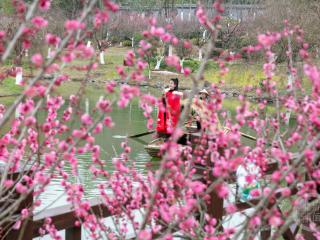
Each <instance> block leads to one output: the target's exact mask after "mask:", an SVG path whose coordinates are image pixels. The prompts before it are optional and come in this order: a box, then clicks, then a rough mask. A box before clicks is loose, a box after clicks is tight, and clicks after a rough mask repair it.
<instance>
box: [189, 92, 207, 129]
mask: <svg viewBox="0 0 320 240" xmlns="http://www.w3.org/2000/svg"><path fill="white" fill-rule="evenodd" d="M209 97H210V95H209V93H208V91H207V90H206V89H202V90H201V91H200V92H199V95H198V97H197V98H195V99H194V101H193V103H192V106H191V114H192V119H193V120H195V121H196V124H197V129H198V130H200V129H202V127H203V126H202V125H203V124H202V123H201V122H202V121H203V120H204V119H206V118H208V109H207V104H208V101H209Z"/></svg>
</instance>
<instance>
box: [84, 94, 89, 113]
mask: <svg viewBox="0 0 320 240" xmlns="http://www.w3.org/2000/svg"><path fill="white" fill-rule="evenodd" d="M85 111H86V114H89V99H88V98H86V102H85Z"/></svg>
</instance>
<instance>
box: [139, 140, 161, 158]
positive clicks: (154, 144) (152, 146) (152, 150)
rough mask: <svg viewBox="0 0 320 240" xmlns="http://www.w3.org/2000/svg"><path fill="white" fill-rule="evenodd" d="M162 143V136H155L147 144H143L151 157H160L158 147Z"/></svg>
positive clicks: (159, 147)
mask: <svg viewBox="0 0 320 240" xmlns="http://www.w3.org/2000/svg"><path fill="white" fill-rule="evenodd" d="M163 143H164V139H163V138H157V139H154V140H152V141H151V142H150V143H148V145H145V146H144V149H145V150H146V152H147V153H148V154H149V155H150V156H151V157H160V149H161V145H162V144H163Z"/></svg>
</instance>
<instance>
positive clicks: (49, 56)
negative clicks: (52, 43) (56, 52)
mask: <svg viewBox="0 0 320 240" xmlns="http://www.w3.org/2000/svg"><path fill="white" fill-rule="evenodd" d="M50 58H51V48H48V55H47V59H50Z"/></svg>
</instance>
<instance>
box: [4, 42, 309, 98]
mask: <svg viewBox="0 0 320 240" xmlns="http://www.w3.org/2000/svg"><path fill="white" fill-rule="evenodd" d="M130 49H131V48H125V47H112V48H109V49H107V50H106V54H105V62H106V64H105V65H98V67H97V68H96V69H95V70H93V71H92V72H91V73H90V76H89V79H90V80H94V81H95V83H94V84H91V83H90V84H88V89H87V93H88V95H89V96H93V95H94V96H98V97H99V96H100V95H102V94H103V85H104V84H103V82H105V81H109V80H115V79H119V76H118V74H117V71H116V66H118V65H122V63H123V59H124V56H125V54H126V52H127V51H128V50H130ZM96 57H97V58H98V54H97V56H96ZM88 63H89V60H79V59H78V60H76V61H74V62H72V63H71V64H69V65H67V66H66V67H65V68H63V69H62V73H64V74H67V75H69V77H70V79H71V80H72V81H71V82H67V83H64V84H63V86H62V87H59V88H57V89H55V92H57V93H59V94H62V95H63V96H65V97H67V96H68V95H70V94H75V93H76V92H77V90H78V89H79V87H80V84H79V82H80V81H81V80H83V79H84V77H85V76H86V71H79V70H78V69H77V68H76V67H79V66H83V65H86V64H88ZM262 66H263V63H254V64H248V63H244V62H236V63H233V64H229V65H228V68H229V73H228V74H227V75H225V76H223V77H221V76H220V73H219V69H218V66H217V64H216V63H214V62H210V63H209V64H208V66H207V67H206V70H205V74H204V80H207V81H208V82H212V83H218V82H219V81H220V80H224V82H225V85H224V87H225V88H228V89H230V88H232V89H242V88H243V87H244V86H247V85H250V86H259V84H260V83H261V81H262V80H263V79H264V73H263V71H262ZM5 68H10V65H9V63H7V65H6V66H4V67H2V68H1V70H3V69H5ZM24 69H25V71H24V74H26V75H30V67H29V64H28V62H24ZM146 75H147V72H146ZM175 76H178V78H179V79H180V86H181V87H187V88H188V87H190V86H191V85H192V81H191V78H190V77H185V76H184V75H183V74H179V75H176V73H175V74H172V75H162V74H159V73H154V72H153V73H152V75H151V79H150V80H147V82H148V83H149V84H151V85H156V84H157V85H165V84H167V83H166V82H167V81H166V80H167V79H170V78H171V77H175ZM274 80H275V81H276V82H277V84H278V86H279V87H280V89H282V90H283V91H284V90H285V86H286V82H287V73H286V66H285V64H280V65H279V66H278V68H277V71H276V77H275V78H274ZM304 80H305V79H304ZM304 85H305V86H306V87H307V89H308V90H309V89H310V83H309V81H304ZM22 89H23V88H22V87H19V86H16V85H15V82H14V79H13V78H8V79H5V80H4V81H3V82H2V83H1V85H0V95H9V94H17V93H20V92H21V91H22Z"/></svg>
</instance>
